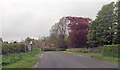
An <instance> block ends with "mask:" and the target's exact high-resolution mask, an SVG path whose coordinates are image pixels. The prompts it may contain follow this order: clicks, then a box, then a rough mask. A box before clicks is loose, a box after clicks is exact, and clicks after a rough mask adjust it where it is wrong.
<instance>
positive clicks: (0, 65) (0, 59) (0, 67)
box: [0, 55, 2, 70]
mask: <svg viewBox="0 0 120 70" xmlns="http://www.w3.org/2000/svg"><path fill="white" fill-rule="evenodd" d="M1 62H2V56H1V55H0V70H1V69H2V63H1Z"/></svg>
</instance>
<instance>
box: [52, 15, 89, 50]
mask: <svg viewBox="0 0 120 70" xmlns="http://www.w3.org/2000/svg"><path fill="white" fill-rule="evenodd" d="M89 21H90V19H89V18H82V17H70V16H67V17H63V18H61V19H60V20H59V22H58V23H56V24H55V25H53V26H52V28H51V31H50V37H51V38H52V41H54V45H55V44H57V45H56V47H59V48H66V47H67V48H82V47H85V46H86V45H87V33H88V24H89ZM66 39H67V44H66ZM52 41H51V42H52Z"/></svg>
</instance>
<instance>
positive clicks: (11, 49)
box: [2, 43, 25, 54]
mask: <svg viewBox="0 0 120 70" xmlns="http://www.w3.org/2000/svg"><path fill="white" fill-rule="evenodd" d="M24 47H25V45H24V44H21V43H12V44H9V43H2V54H8V53H20V52H24Z"/></svg>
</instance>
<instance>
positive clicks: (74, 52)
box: [64, 51, 97, 54]
mask: <svg viewBox="0 0 120 70" xmlns="http://www.w3.org/2000/svg"><path fill="white" fill-rule="evenodd" d="M64 53H66V54H97V53H96V52H78V51H71V52H67V51H65V52H64Z"/></svg>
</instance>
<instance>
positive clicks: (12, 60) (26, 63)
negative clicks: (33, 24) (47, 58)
mask: <svg viewBox="0 0 120 70" xmlns="http://www.w3.org/2000/svg"><path fill="white" fill-rule="evenodd" d="M39 53H43V51H40V50H39V49H38V48H33V50H32V51H30V52H27V53H16V54H8V55H4V56H3V58H2V59H3V62H5V63H7V64H5V65H4V66H2V68H30V67H31V66H33V65H34V64H35V63H36V61H37V60H40V58H39V57H37V56H35V54H39Z"/></svg>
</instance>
